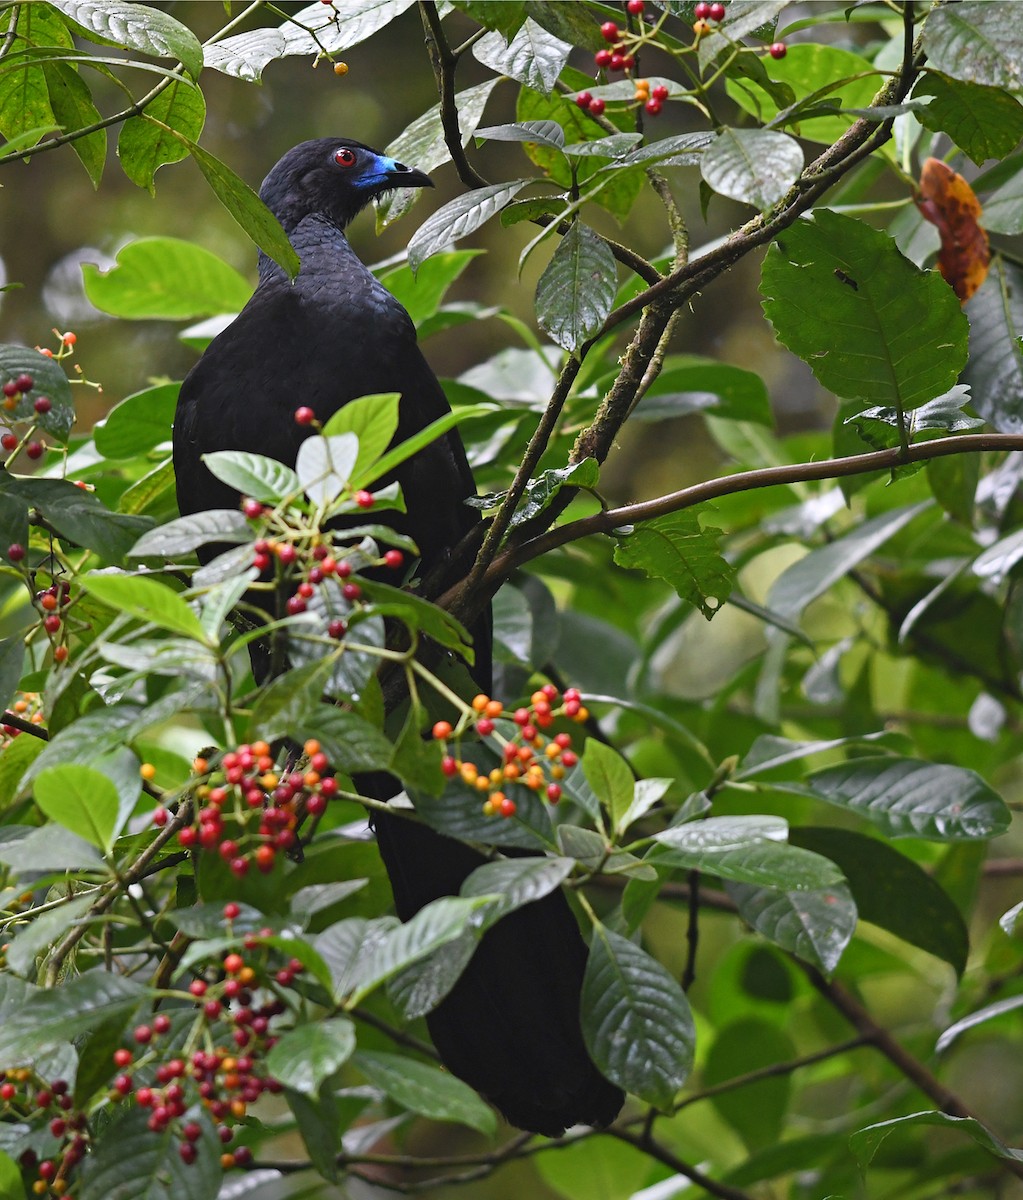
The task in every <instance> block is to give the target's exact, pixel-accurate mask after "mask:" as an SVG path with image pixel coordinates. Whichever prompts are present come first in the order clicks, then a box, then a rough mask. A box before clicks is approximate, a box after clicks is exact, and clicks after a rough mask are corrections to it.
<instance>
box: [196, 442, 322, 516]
mask: <svg viewBox="0 0 1023 1200" xmlns="http://www.w3.org/2000/svg"><path fill="white" fill-rule="evenodd" d="M202 460H203V462H204V463H205V464H206V466H207V467H209V469H210V471H211V472H212V473H213V474H214V475H215V476H216V477H217V478H218V479H219V480H220V481H221V482H222V483H226V484H227V485H228V487H233V488H237V489H238V491H239V492H240V493H241V494H242V495H243V496H251V497H252V498H253V499H255V500H261V501H262V502H263V503H264V504H280V502H281V501H282V500H284V499H286V498H287V497H294V496H298V495H299V494H300V493H301V491H302V485H301V484H300V483H299V481H298V476H297V475H296V474H295V472H294V471H293V470H292V469H291V467H286V466H285V465H284V464H283V463H279V462H277V461H276V459H273V458H266V457H265V456H264V455H262V454H249V453H247V452H246V451H244V450H215V451H214V452H213V453H212V454H204V455H203V456H202Z"/></svg>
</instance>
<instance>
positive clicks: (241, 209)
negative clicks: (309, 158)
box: [178, 134, 302, 279]
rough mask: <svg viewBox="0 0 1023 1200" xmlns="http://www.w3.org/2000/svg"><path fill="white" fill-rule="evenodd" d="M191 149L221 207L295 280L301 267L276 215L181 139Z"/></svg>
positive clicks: (240, 181)
mask: <svg viewBox="0 0 1023 1200" xmlns="http://www.w3.org/2000/svg"><path fill="white" fill-rule="evenodd" d="M178 136H179V137H180V138H181V141H182V142H184V144H185V145H186V146H187V147H188V150H189V153H190V154H191V155H192V158H193V159H195V164H196V166H197V167H198V168H199V170H200V171H202V173H203V176H204V177H205V179H206V182H207V183H208V184H209V185H210V188H211V189H212V190H213V194H214V195H215V196H216V197H217V199H218V200H219V201H220V203H221V204H223V206H224V207H225V208H226V209H227V211H228V212H229V213H230V214H231V216H232V217H234V219H235V220H236V221H237V222H238V224H239V225H240V226H241V228H242V231H243V232H244V233H245V235H246V237H248V238H249V239H250V240H251V241H252V242H253V243H254V244H255V245H256V246H257V247H258V248H259V249H260V250H262V251H263V253H264V254H266V255H267V257H269V258H272V259H273V260H274V262H275V263H277V264H278V266H280V267H281V269H282V270H283V271H284V272H285V274H286V275H287V276H288V278H289V279H294V278H295V276H296V275H297V274H298V272H299V270H300V268H301V266H302V264H301V262H300V261H299V257H298V255H297V254H296V253H295V250H294V248H293V247H292V245H291V242H289V241H288V237H287V234H285V232H284V230H283V229H282V228H281V223H280V221H278V220H277V218H276V217H275V216H274V215H273V213H272V212H271V211H270V210H269V209H268V208H267V206H266V205H265V204H264V203H263V201H262V200H260V198H259V196H258V195H257V194H256V193H255V192H254V191H253V190H252V188H250V187H249V185H248V184H247V183H246V182H245V180H244V179H241V178H239V176H237V175H236V174H235V173H234V171H232V170H231V168H230V167H229V166H228V165H227V164H226V163H224V162H221V161H220V159H219V158H216V157H215V156H214V155H212V154H210V153H209V151H208V150H204V149H203V148H202V147H201V146H199V145H197V144H196V143H195V142H193V141H192V140H191V139H190V138H186V137H184V136H182V135H180V134H179V135H178Z"/></svg>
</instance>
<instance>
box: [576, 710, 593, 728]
mask: <svg viewBox="0 0 1023 1200" xmlns="http://www.w3.org/2000/svg"><path fill="white" fill-rule="evenodd" d="M575 719H576V720H577V721H578V722H579V724H580V725H581V724H582V723H583V721H588V720H589V719H590V710H589V709H588V708H580V709H579V711H578V712H577V713H576V714H575Z"/></svg>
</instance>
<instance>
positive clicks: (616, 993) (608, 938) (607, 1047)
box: [582, 923, 696, 1111]
mask: <svg viewBox="0 0 1023 1200" xmlns="http://www.w3.org/2000/svg"><path fill="white" fill-rule="evenodd" d="M582 1027H583V1038H584V1039H585V1041H586V1048H587V1050H588V1051H589V1053H590V1057H591V1058H592V1059H593V1061H594V1063H595V1064H596V1066H597V1068H598V1070H599V1071H600V1072H601V1074H602V1075H604V1076H606V1077H607V1078H608V1079H610V1080H611V1081H612V1083H617V1084H618V1085H619V1087H622V1088H624V1089H625V1090H626V1091H627V1092H631V1093H632V1094H633V1095H635V1096H638V1097H639V1098H640V1099H641V1100H643V1101H645V1102H646V1103H647V1104H652V1105H653V1106H654V1107H655V1108H659V1109H661V1110H662V1111H667V1110H668V1109H669V1108H670V1107H671V1103H672V1101H673V1100H674V1098H675V1093H676V1092H677V1091H678V1090H679V1088H680V1087H681V1086H682V1085H683V1084H684V1083H685V1081H686V1079H687V1078H688V1076H689V1072H690V1071H691V1070H692V1066H693V1049H694V1045H695V1041H696V1031H695V1028H694V1026H693V1016H692V1013H691V1012H690V1010H689V1001H688V1000H687V999H686V996H685V992H683V991H682V989H681V988H680V987H679V985H678V984H677V983H676V982H675V980H674V979H673V978H672V977H671V975H669V974H668V972H667V971H666V970H665V969H664V967H662V966H661V964H660V963H659V962H657V961H656V960H655V959H653V958H651V957H650V955H648V954H647V953H645V952H644V951H643V950H641V949H640V948H639V946H637V945H635V944H634V943H633V942H630V941H629V940H628V939H627V938H624V937H622V936H621V934H618V933H615V932H614V931H613V930H611V929H608V928H607V927H606V926H604V925H601V924H599V923H598V924H595V925H594V927H593V937H592V940H591V941H590V955H589V959H588V960H587V963H586V974H585V976H584V978H583V990H582Z"/></svg>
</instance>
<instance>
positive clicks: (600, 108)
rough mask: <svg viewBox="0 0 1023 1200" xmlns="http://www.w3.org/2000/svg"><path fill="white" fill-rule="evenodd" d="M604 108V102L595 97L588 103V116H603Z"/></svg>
mask: <svg viewBox="0 0 1023 1200" xmlns="http://www.w3.org/2000/svg"><path fill="white" fill-rule="evenodd" d="M605 107H606V105H605V104H604V101H603V100H601V99H600V97H599V96H597V97H596V98H595V99H593V100H591V101H590V115H591V116H594V117H601V116H603V115H604V109H605Z"/></svg>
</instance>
